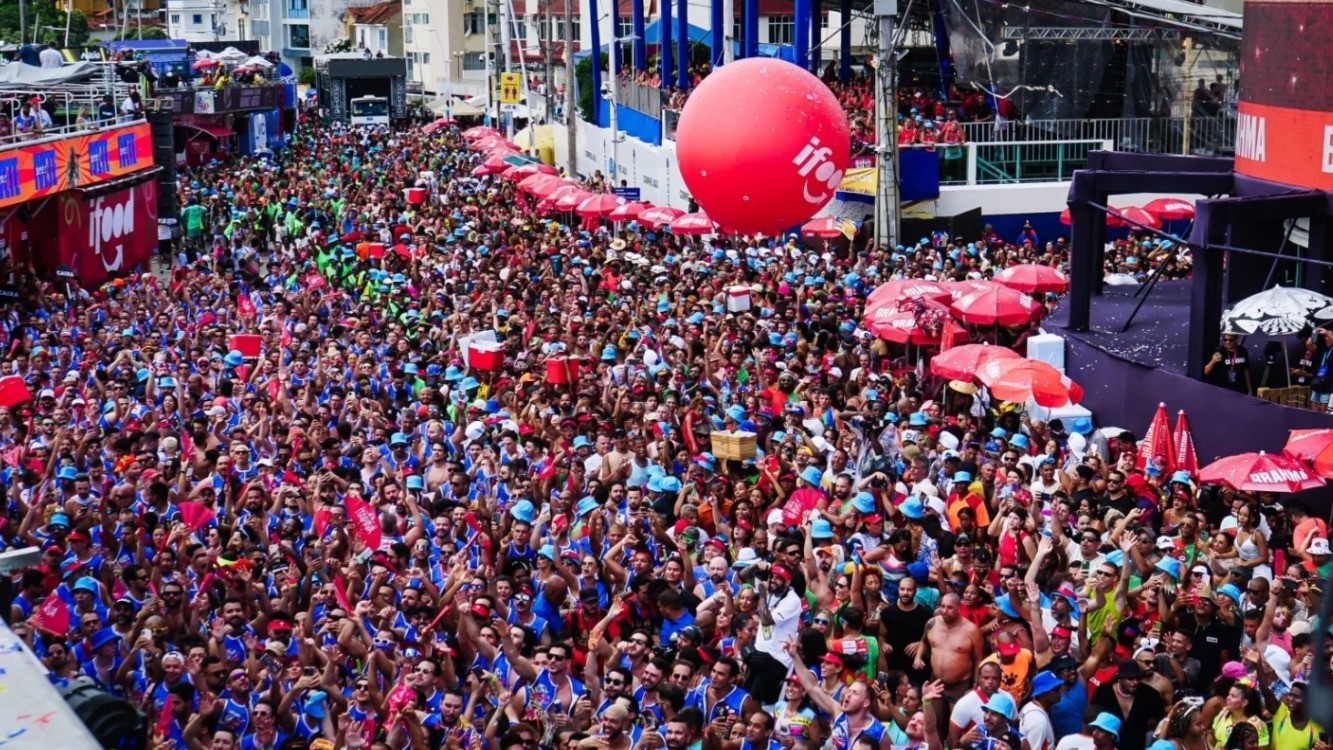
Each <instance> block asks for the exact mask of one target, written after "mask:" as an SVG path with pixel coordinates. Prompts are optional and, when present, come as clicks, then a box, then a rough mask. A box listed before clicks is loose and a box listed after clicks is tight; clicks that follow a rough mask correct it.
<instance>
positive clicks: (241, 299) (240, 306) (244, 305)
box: [236, 292, 255, 317]
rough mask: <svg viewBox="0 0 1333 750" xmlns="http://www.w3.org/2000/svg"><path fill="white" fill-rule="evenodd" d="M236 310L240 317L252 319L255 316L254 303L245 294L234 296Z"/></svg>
mask: <svg viewBox="0 0 1333 750" xmlns="http://www.w3.org/2000/svg"><path fill="white" fill-rule="evenodd" d="M236 308H237V311H238V312H240V314H241V316H242V317H252V316H253V315H254V314H255V303H254V301H253V300H251V299H250V295H248V294H246V293H245V292H241V293H240V294H238V295H236Z"/></svg>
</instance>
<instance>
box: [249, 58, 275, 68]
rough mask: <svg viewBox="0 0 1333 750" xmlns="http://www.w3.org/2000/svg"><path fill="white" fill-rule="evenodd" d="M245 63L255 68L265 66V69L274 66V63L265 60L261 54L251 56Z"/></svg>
mask: <svg viewBox="0 0 1333 750" xmlns="http://www.w3.org/2000/svg"><path fill="white" fill-rule="evenodd" d="M245 64H246V65H249V66H250V67H253V68H264V69H265V70H267V69H269V68H271V67H273V63H271V62H269V61H268V60H265V59H264V58H262V57H260V56H259V55H255V56H254V57H251V58H250V59H249V60H246V61H245Z"/></svg>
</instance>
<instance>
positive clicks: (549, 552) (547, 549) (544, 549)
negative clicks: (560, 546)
mask: <svg viewBox="0 0 1333 750" xmlns="http://www.w3.org/2000/svg"><path fill="white" fill-rule="evenodd" d="M537 556H538V557H544V558H546V559H547V560H550V561H551V562H555V545H554V544H543V545H542V546H541V548H540V549H538V550H537Z"/></svg>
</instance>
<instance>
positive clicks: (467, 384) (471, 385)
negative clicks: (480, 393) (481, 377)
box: [458, 375, 481, 391]
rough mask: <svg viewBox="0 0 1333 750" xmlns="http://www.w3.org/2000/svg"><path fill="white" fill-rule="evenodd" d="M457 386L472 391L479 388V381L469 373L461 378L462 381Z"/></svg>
mask: <svg viewBox="0 0 1333 750" xmlns="http://www.w3.org/2000/svg"><path fill="white" fill-rule="evenodd" d="M458 387H459V388H461V389H463V390H465V391H473V390H476V389H478V388H480V387H481V383H480V382H478V381H477V379H476V378H474V377H472V376H470V375H469V376H468V377H466V378H463V382H462V383H460V384H459V386H458Z"/></svg>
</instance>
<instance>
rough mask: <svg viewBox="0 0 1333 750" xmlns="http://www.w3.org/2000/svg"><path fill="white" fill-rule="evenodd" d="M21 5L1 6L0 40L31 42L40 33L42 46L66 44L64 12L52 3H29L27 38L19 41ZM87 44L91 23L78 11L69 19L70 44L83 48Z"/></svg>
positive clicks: (49, 0) (47, 0) (44, 0)
mask: <svg viewBox="0 0 1333 750" xmlns="http://www.w3.org/2000/svg"><path fill="white" fill-rule="evenodd" d="M18 6H19V4H18V3H17V2H0V40H2V41H6V42H15V43H18V42H22V41H27V42H31V41H32V37H33V29H34V28H35V27H36V26H37V25H38V24H40V25H41V26H40V28H38V29H37V32H36V33H37V41H38V43H40V44H46V43H47V42H55V43H57V44H62V45H63V44H64V42H65V12H64V11H63V10H60V9H58V8H56V4H55V3H54V2H53V1H52V0H27V9H28V10H27V15H28V36H27V38H26V39H20V38H19V7H18ZM87 43H88V19H87V18H85V17H84V15H83V14H82V13H80V12H79V11H77V10H76V11H74V12H73V13H71V14H70V17H69V44H70V46H71V47H82V46H84V45H86V44H87Z"/></svg>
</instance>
